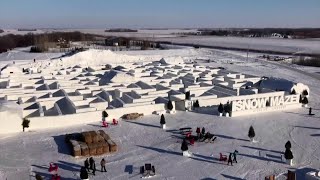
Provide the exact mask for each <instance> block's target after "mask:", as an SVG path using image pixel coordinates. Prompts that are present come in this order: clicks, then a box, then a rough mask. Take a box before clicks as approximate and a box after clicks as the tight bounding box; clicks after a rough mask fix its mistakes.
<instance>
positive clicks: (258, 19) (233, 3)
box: [0, 0, 320, 28]
mask: <svg viewBox="0 0 320 180" xmlns="http://www.w3.org/2000/svg"><path fill="white" fill-rule="evenodd" d="M23 27H24V28H114V27H128V28H141V27H151V28H175V27H179V28H182V27H184V28H191V27H212V28H223V27H320V0H1V2H0V28H23Z"/></svg>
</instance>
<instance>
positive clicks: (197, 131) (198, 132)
mask: <svg viewBox="0 0 320 180" xmlns="http://www.w3.org/2000/svg"><path fill="white" fill-rule="evenodd" d="M196 133H197V138H198V139H197V140H198V141H199V140H200V128H199V127H197V130H196Z"/></svg>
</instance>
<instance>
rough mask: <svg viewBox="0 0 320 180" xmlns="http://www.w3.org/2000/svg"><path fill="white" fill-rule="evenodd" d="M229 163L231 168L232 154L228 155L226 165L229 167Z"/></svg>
mask: <svg viewBox="0 0 320 180" xmlns="http://www.w3.org/2000/svg"><path fill="white" fill-rule="evenodd" d="M229 163H231V166H232V153H230V154H229V158H228V165H229Z"/></svg>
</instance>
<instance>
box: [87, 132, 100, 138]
mask: <svg viewBox="0 0 320 180" xmlns="http://www.w3.org/2000/svg"><path fill="white" fill-rule="evenodd" d="M88 133H89V134H90V135H91V136H92V137H94V136H96V135H97V134H98V133H97V132H96V131H88Z"/></svg>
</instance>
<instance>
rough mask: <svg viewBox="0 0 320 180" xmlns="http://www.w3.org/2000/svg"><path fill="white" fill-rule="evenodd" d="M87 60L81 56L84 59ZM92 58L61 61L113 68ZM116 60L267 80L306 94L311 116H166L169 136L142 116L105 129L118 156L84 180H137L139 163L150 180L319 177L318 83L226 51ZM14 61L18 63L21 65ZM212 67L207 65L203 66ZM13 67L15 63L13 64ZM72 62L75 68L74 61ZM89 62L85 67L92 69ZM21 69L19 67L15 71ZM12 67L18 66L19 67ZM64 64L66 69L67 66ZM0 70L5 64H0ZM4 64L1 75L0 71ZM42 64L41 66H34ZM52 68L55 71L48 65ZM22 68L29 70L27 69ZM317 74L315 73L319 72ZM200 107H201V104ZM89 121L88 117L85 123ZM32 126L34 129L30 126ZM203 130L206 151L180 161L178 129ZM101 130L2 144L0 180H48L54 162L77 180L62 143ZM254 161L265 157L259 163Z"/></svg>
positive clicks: (15, 137) (201, 146)
mask: <svg viewBox="0 0 320 180" xmlns="http://www.w3.org/2000/svg"><path fill="white" fill-rule="evenodd" d="M85 53H86V52H85ZM96 53H97V54H99V55H97V56H93V54H87V56H85V57H77V55H79V54H77V55H75V56H74V57H69V58H67V59H65V60H63V61H65V62H68V63H79V62H82V61H85V59H87V61H88V62H90V63H93V64H94V62H95V60H99V59H101V62H103V63H105V62H108V61H113V59H114V58H116V57H115V56H112V57H108V55H110V53H108V52H96ZM116 54H117V55H118V56H117V57H118V58H119V59H118V60H119V61H120V60H123V62H125V60H126V58H129V59H131V58H132V60H133V59H136V60H143V61H150V60H159V59H160V58H161V57H164V58H172V59H174V58H183V59H184V60H186V61H188V60H195V59H198V60H197V61H198V63H201V64H204V65H210V66H214V67H225V68H226V69H228V70H231V71H237V72H243V73H246V74H252V75H257V76H273V77H279V78H285V79H288V80H292V81H296V82H301V83H304V84H306V85H308V86H309V88H310V93H311V94H310V106H311V107H313V109H314V110H313V112H314V113H315V116H311V117H310V116H308V115H307V113H308V110H307V109H305V108H301V109H300V110H298V111H285V112H277V113H271V114H268V113H266V114H259V115H251V116H243V117H235V118H225V117H218V116H216V115H212V110H210V109H209V110H206V111H203V112H202V113H196V112H178V113H177V114H174V115H165V117H166V122H167V130H166V131H164V130H162V129H161V128H160V124H159V121H160V117H159V116H156V115H151V116H146V117H143V118H142V119H139V120H136V121H128V122H127V121H120V125H118V126H111V127H110V128H108V129H105V130H106V132H107V133H109V134H110V135H111V138H112V139H114V140H115V142H116V143H117V144H118V145H119V151H118V152H117V153H116V154H112V155H107V156H103V157H105V158H106V160H107V171H108V172H107V173H102V172H100V171H98V172H97V175H96V176H94V177H93V176H92V175H91V178H90V179H95V180H96V179H97V180H105V179H114V180H118V179H119V180H120V179H140V178H141V175H140V174H139V171H140V170H139V168H140V166H142V165H144V164H145V163H152V164H153V165H155V168H156V174H157V176H156V177H154V178H153V179H168V180H169V179H177V180H180V179H181V180H184V179H190V180H193V179H203V180H205V179H206V180H209V179H219V180H220V179H249V180H251V179H252V180H257V179H258V180H260V179H264V177H265V176H268V175H272V174H275V175H276V176H277V177H278V178H279V179H286V178H285V175H284V174H285V173H286V172H287V170H294V171H296V172H297V175H298V177H297V179H299V180H300V179H301V180H303V179H304V174H305V173H306V172H308V171H311V170H317V169H320V159H319V158H320V149H319V146H320V140H319V137H320V125H319V118H320V108H319V106H320V103H319V102H320V83H319V80H318V79H316V78H313V77H310V76H308V75H307V74H301V73H299V72H298V71H294V70H292V69H288V68H284V67H282V66H278V65H277V64H274V63H272V64H270V63H269V62H267V61H258V60H255V59H254V58H249V59H248V60H247V59H246V57H245V56H246V55H245V53H244V54H241V53H232V52H230V51H218V50H208V49H199V50H195V49H177V50H164V51H134V52H117V53H116ZM19 59H20V58H19ZM202 59H204V60H206V59H210V60H211V61H212V62H210V63H206V61H204V60H202ZM11 60H14V59H11ZM77 60H78V61H77ZM90 60H91V61H90ZM22 62H23V63H26V62H25V61H21V63H22ZM16 63H20V61H17V62H16ZM68 63H66V64H65V65H69V64H68ZM2 64H4V62H3V61H2ZM2 64H0V65H1V67H2ZM37 64H38V65H44V64H46V61H41V62H39V63H37ZM51 64H55V63H53V61H52V63H51ZM23 66H28V64H25V65H23ZM319 72H320V69H319ZM200 105H201V102H200ZM88 118H90V117H88ZM250 125H252V126H253V127H254V129H255V131H256V141H257V142H255V143H252V142H249V141H248V137H247V134H248V130H249V127H250ZM31 126H32V124H31ZM188 126H189V127H192V128H193V130H194V131H195V128H196V127H205V128H206V130H207V131H209V132H210V133H213V134H215V135H216V136H217V139H216V141H215V142H214V143H213V144H212V143H209V144H206V143H203V142H196V143H195V145H194V146H189V149H190V151H191V152H193V153H194V155H193V156H192V157H191V158H186V157H183V156H182V153H181V150H180V146H181V141H182V140H181V136H180V134H178V133H176V131H175V130H177V129H179V128H181V127H188ZM99 129H101V127H100V123H99V119H97V122H96V123H93V124H84V125H82V126H78V127H71V128H70V127H68V128H65V129H55V130H41V131H37V132H25V133H19V134H11V135H7V136H1V137H0V179H8V180H21V179H23V180H24V179H30V178H31V179H34V177H32V176H33V175H34V173H39V174H41V175H43V176H45V177H46V179H50V175H49V172H48V165H49V162H56V163H57V164H58V165H59V167H60V170H59V173H60V175H61V176H62V179H69V180H75V179H79V171H80V167H81V166H83V161H84V160H85V159H83V158H73V157H72V156H71V155H69V154H70V153H69V151H68V148H67V146H66V144H65V143H64V138H63V136H62V135H64V134H66V133H72V132H81V131H86V130H99ZM288 140H290V141H291V143H292V151H293V155H294V157H295V158H294V160H293V161H294V166H292V167H289V166H288V165H286V164H285V163H284V162H282V161H281V159H280V157H281V154H283V152H284V150H285V148H284V144H285V143H286V142H287V141H288ZM234 150H238V151H239V156H238V163H237V164H234V165H233V166H228V165H226V163H223V162H220V161H219V159H218V158H219V153H223V154H228V153H230V152H233V151H234ZM259 154H263V155H264V156H263V157H261V156H259ZM101 158H102V156H101V157H96V158H95V160H96V164H97V169H98V170H99V169H100V165H99V162H100V160H101Z"/></svg>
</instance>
